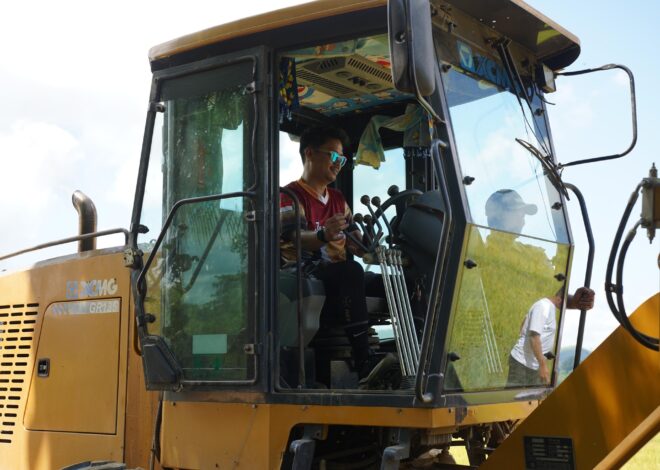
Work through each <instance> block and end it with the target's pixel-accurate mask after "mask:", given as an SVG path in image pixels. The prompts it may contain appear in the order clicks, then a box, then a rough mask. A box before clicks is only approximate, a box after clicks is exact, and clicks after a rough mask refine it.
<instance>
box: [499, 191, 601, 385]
mask: <svg viewBox="0 0 660 470" xmlns="http://www.w3.org/2000/svg"><path fill="white" fill-rule="evenodd" d="M537 211H538V207H537V206H536V205H535V204H527V203H525V201H524V200H523V199H522V197H520V195H519V194H518V193H517V192H516V191H514V190H512V189H500V190H499V191H496V192H494V193H493V194H491V195H490V197H489V198H488V200H487V201H486V217H487V219H488V226H489V227H491V228H493V229H495V230H498V231H502V232H504V233H493V234H491V235H489V239H490V238H491V237H492V238H493V240H492V241H490V244H493V245H494V244H495V243H497V245H495V246H496V249H497V250H498V251H500V252H503V253H505V254H506V256H507V257H508V258H509V259H510V260H514V261H519V263H515V262H513V263H512V265H513V266H514V267H517V268H520V269H519V271H520V273H523V274H524V275H525V276H526V277H527V279H526V280H525V279H520V280H519V282H518V283H517V284H516V288H518V289H519V292H518V296H519V297H522V292H524V291H525V290H528V291H530V292H529V293H531V294H533V293H534V292H533V289H532V288H531V286H532V285H533V279H534V274H536V277H538V278H539V279H541V280H543V279H545V280H552V279H553V278H554V276H553V274H554V271H553V268H552V266H551V265H550V262H549V260H548V259H547V256H546V254H545V252H544V251H543V250H542V249H540V248H539V247H534V246H530V245H525V244H522V243H520V242H518V241H515V239H516V238H517V237H518V235H519V234H521V233H523V228H524V226H525V216H528V215H530V216H531V215H535V214H536V213H537ZM487 241H488V240H487ZM523 268H524V269H523ZM527 268H535V269H536V271H534V272H531V271H528V269H527ZM548 269H549V271H548ZM545 271H547V273H544V272H545ZM520 286H524V287H520ZM564 290H565V286H562V288H561V289H559V290H558V291H557V292H556V293H555V294H554V295H553V296H551V297H544V298H542V299H541V300H538V301H536V302H534V304H533V305H532V306H531V308H530V309H529V311H528V312H527V315H526V316H525V318H524V320H523V324H522V325H521V328H520V332H519V335H518V340H517V341H516V344H515V346H514V347H513V349H512V350H511V354H510V355H509V375H508V380H507V386H510V387H513V386H526V385H547V384H549V383H550V381H551V380H550V371H549V369H548V366H547V363H546V358H549V357H554V347H555V336H556V330H557V322H556V316H555V315H556V309H558V308H561V305H562V302H563V299H564ZM546 292H547V290H546ZM509 293H512V292H511V291H509ZM514 295H515V294H514ZM594 296H595V293H594V291H593V290H591V289H589V288H587V287H580V288H578V289H577V290H576V291H575V293H574V294H573V295H570V294H569V295H568V297H567V299H566V308H567V309H581V310H590V309H592V308H593V306H594ZM536 298H538V297H536ZM527 305H529V303H528V304H527Z"/></svg>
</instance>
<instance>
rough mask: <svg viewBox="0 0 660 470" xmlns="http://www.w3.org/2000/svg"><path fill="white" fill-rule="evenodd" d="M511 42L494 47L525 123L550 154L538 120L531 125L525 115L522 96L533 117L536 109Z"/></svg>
mask: <svg viewBox="0 0 660 470" xmlns="http://www.w3.org/2000/svg"><path fill="white" fill-rule="evenodd" d="M510 42H511V40H510V39H501V40H499V41H496V42H495V43H494V44H493V46H494V47H495V49H497V52H498V54H499V55H500V60H502V65H503V66H504V71H505V72H506V75H507V77H508V78H509V82H510V83H511V93H513V94H514V95H515V97H516V99H517V100H518V104H519V105H520V111H521V112H522V114H523V119H524V121H525V124H526V125H527V127H528V128H529V130H530V131H531V132H532V134H533V135H534V136H535V137H536V140H537V141H538V143H539V146H540V147H541V148H543V151H544V152H545V153H547V154H550V153H551V151H550V149H549V148H548V147H546V146H545V144H544V142H543V141H542V140H541V139H540V138H539V137H538V135H539V134H542V132H541V130H540V129H539V127H538V125H537V123H536V120H535V119H534V118H532V123H533V125H532V124H530V123H529V121H528V120H527V115H526V114H525V109H524V107H523V104H522V100H521V99H520V95H522V96H523V97H524V101H525V103H527V108H528V109H529V112H530V113H531V115H532V116H533V115H534V107H533V106H532V102H531V101H530V98H529V96H528V95H527V90H526V89H525V84H524V83H523V80H522V78H521V77H520V74H519V73H518V69H517V68H516V63H515V61H514V60H513V57H511V51H509V43H510ZM518 88H520V93H519V92H518Z"/></svg>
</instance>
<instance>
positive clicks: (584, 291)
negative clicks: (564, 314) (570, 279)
mask: <svg viewBox="0 0 660 470" xmlns="http://www.w3.org/2000/svg"><path fill="white" fill-rule="evenodd" d="M595 296H596V293H595V292H594V291H593V290H591V289H589V288H588V287H580V288H579V289H577V290H576V291H575V294H573V295H572V296H570V295H569V296H568V300H567V302H566V307H567V308H575V309H578V310H591V309H592V308H594V298H595Z"/></svg>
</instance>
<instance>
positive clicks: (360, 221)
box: [353, 214, 373, 245]
mask: <svg viewBox="0 0 660 470" xmlns="http://www.w3.org/2000/svg"><path fill="white" fill-rule="evenodd" d="M353 221H354V222H356V223H357V224H358V225H359V226H360V229H361V230H362V233H363V234H364V236H365V237H367V240H368V243H369V244H370V245H371V242H372V241H373V239H372V238H371V234H370V233H369V232H368V231H367V228H366V227H365V226H364V219H363V218H362V214H355V215H354V216H353Z"/></svg>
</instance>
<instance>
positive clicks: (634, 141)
mask: <svg viewBox="0 0 660 470" xmlns="http://www.w3.org/2000/svg"><path fill="white" fill-rule="evenodd" d="M612 69H621V70H623V71H624V72H625V73H626V74H627V75H628V81H629V83H630V108H631V112H632V133H633V135H632V140H631V142H630V145H629V146H628V148H627V149H626V150H624V151H623V152H621V153H615V154H613V155H606V156H603V157H594V158H585V159H583V160H575V161H572V162H568V163H559V164H558V165H557V166H558V167H559V168H566V167H568V166H573V165H582V164H583V163H594V162H601V161H604V160H612V159H615V158H621V157H623V156H625V155H628V154H629V153H630V151H631V150H632V149H633V148H635V144H637V98H636V96H635V77H634V76H633V73H632V71H631V70H630V69H629V68H628V67H626V66H625V65H620V64H607V65H603V66H601V67H596V68H592V69H585V70H576V71H574V72H558V73H557V74H556V75H564V76H566V77H570V76H572V75H582V74H585V73H591V72H600V71H603V70H612Z"/></svg>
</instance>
